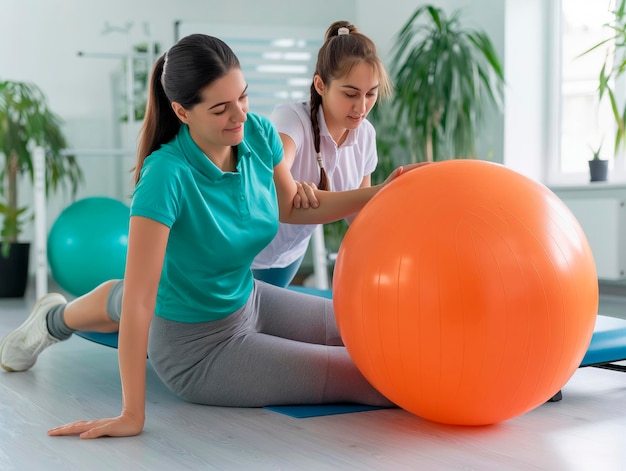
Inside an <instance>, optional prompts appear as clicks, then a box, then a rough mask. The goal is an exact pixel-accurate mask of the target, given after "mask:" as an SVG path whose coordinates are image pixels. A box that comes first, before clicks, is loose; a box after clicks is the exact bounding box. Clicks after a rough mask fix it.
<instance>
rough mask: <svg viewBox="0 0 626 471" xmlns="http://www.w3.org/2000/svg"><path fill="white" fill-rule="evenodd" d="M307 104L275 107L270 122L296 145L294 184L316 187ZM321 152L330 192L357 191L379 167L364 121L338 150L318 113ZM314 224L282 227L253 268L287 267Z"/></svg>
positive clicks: (298, 254)
mask: <svg viewBox="0 0 626 471" xmlns="http://www.w3.org/2000/svg"><path fill="white" fill-rule="evenodd" d="M309 106H310V105H309V102H305V103H290V104H285V105H278V106H277V107H276V108H275V109H274V111H273V112H272V115H271V116H270V119H271V120H272V121H273V123H274V125H275V126H276V128H277V129H278V132H280V133H282V134H286V135H288V136H289V137H291V139H293V142H294V143H295V145H296V154H295V158H294V162H293V165H292V167H291V174H292V175H293V178H294V179H295V180H299V181H306V182H314V183H315V184H318V183H319V179H320V169H319V165H318V163H317V155H316V153H315V148H314V146H313V127H312V126H311V115H310V107H309ZM318 116H319V121H320V123H319V124H320V152H321V154H322V159H323V162H324V169H325V170H326V174H327V176H328V180H329V182H330V185H331V188H332V189H333V191H345V190H353V189H355V188H358V187H359V186H360V185H361V182H362V181H363V178H364V177H366V176H367V175H370V174H371V173H372V172H373V171H374V169H375V168H376V164H377V163H378V154H377V152H376V131H375V129H374V126H372V124H371V123H370V122H369V121H367V120H363V122H362V123H361V124H360V125H359V127H358V128H356V129H353V130H349V131H348V136H347V137H346V139H345V141H344V142H343V143H342V144H341V146H339V147H338V146H337V144H336V143H335V141H334V140H333V138H332V137H331V136H330V133H329V132H328V128H327V127H326V122H325V121H324V113H323V112H322V108H321V107H320V110H319V115H318ZM315 226H316V225H315V224H307V225H302V224H283V223H281V224H280V225H279V228H278V234H276V237H275V238H274V239H273V240H272V242H270V244H269V245H268V246H267V247H266V248H265V249H263V251H262V252H261V253H260V254H259V255H257V257H256V258H255V260H254V262H253V264H252V268H254V269H265V268H282V267H286V266H288V265H290V264H291V263H293V262H294V261H295V260H297V259H298V258H300V257H301V256H302V255H304V253H305V252H306V249H307V246H308V245H309V240H310V238H311V234H312V233H313V230H314V229H315Z"/></svg>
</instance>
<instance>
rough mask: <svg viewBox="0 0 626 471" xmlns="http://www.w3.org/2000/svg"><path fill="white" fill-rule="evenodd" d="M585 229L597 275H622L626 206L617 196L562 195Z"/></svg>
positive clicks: (612, 277)
mask: <svg viewBox="0 0 626 471" xmlns="http://www.w3.org/2000/svg"><path fill="white" fill-rule="evenodd" d="M563 201H564V202H565V204H566V205H567V207H568V208H569V209H570V210H571V211H572V213H574V216H576V218H577V219H578V222H579V223H580V225H581V226H582V228H583V230H584V231H585V235H586V236H587V240H588V241H589V245H590V246H591V251H592V252H593V258H594V260H595V262H596V269H597V271H598V278H599V279H601V280H620V279H624V278H626V250H625V246H626V244H624V242H626V219H625V217H624V216H625V214H626V208H625V207H624V201H623V200H622V199H619V198H563Z"/></svg>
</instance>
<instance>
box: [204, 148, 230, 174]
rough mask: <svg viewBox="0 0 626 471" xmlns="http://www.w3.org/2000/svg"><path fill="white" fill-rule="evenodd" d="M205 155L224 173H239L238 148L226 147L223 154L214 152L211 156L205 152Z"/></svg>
mask: <svg viewBox="0 0 626 471" xmlns="http://www.w3.org/2000/svg"><path fill="white" fill-rule="evenodd" d="M205 155H206V156H207V157H208V158H209V160H210V161H211V162H213V163H214V164H215V166H216V167H217V168H219V169H220V170H221V171H222V172H236V171H237V148H236V147H234V146H233V147H225V148H224V150H223V151H221V152H217V153H216V152H215V150H213V151H212V152H211V153H210V154H209V153H206V152H205Z"/></svg>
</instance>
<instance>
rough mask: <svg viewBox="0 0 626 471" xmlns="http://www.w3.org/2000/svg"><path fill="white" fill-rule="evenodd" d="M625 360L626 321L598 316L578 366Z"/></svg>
mask: <svg viewBox="0 0 626 471" xmlns="http://www.w3.org/2000/svg"><path fill="white" fill-rule="evenodd" d="M621 360H626V319H617V318H615V317H609V316H602V315H598V318H597V319H596V326H595V328H594V329H593V336H592V337H591V343H590V345H589V348H588V349H587V353H586V355H585V356H584V357H583V360H582V362H581V364H580V366H594V365H601V364H606V363H613V362H617V361H621Z"/></svg>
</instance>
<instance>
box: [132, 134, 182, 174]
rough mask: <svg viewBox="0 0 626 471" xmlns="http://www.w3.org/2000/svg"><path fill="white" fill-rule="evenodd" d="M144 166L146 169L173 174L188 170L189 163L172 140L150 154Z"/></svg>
mask: <svg viewBox="0 0 626 471" xmlns="http://www.w3.org/2000/svg"><path fill="white" fill-rule="evenodd" d="M143 168H144V170H145V171H151V172H158V173H159V174H165V175H171V176H173V175H180V174H181V173H183V172H186V171H187V168H188V165H187V164H186V162H185V159H183V157H182V154H181V153H180V151H179V150H178V149H177V148H176V147H175V145H172V143H171V142H170V143H167V144H164V145H162V146H161V147H160V148H158V149H157V150H155V151H154V152H152V153H151V154H150V155H148V156H147V157H146V160H145V161H144V164H143Z"/></svg>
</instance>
